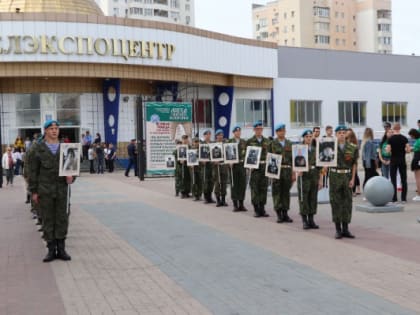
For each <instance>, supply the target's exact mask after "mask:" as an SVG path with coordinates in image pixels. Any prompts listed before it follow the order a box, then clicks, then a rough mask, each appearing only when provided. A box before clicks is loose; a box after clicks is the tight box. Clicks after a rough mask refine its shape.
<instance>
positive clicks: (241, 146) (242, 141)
mask: <svg viewBox="0 0 420 315" xmlns="http://www.w3.org/2000/svg"><path fill="white" fill-rule="evenodd" d="M228 143H238V153H239V161H240V162H243V160H245V154H246V140H245V139H242V138H241V139H239V142H237V141H236V139H235V138H231V139H229V141H228Z"/></svg>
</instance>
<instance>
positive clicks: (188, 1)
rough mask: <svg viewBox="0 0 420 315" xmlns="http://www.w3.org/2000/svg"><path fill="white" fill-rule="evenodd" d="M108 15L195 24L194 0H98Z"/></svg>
mask: <svg viewBox="0 0 420 315" xmlns="http://www.w3.org/2000/svg"><path fill="white" fill-rule="evenodd" d="M96 3H97V4H98V5H99V7H100V8H101V9H102V11H103V12H104V14H105V15H106V16H114V17H122V18H130V19H142V20H150V21H157V22H167V23H175V24H181V25H189V26H194V24H195V14H194V10H195V8H194V0H96Z"/></svg>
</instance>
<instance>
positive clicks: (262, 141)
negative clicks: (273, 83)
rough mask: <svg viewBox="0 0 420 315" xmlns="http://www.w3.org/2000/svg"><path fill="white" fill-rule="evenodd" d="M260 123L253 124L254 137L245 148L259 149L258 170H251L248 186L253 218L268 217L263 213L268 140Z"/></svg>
mask: <svg viewBox="0 0 420 315" xmlns="http://www.w3.org/2000/svg"><path fill="white" fill-rule="evenodd" d="M262 133H263V124H262V121H257V122H255V123H254V136H253V137H251V138H250V139H248V141H247V142H246V145H247V147H249V146H254V147H261V148H262V149H261V157H260V165H259V167H258V169H252V170H251V178H250V186H251V202H252V205H253V206H254V211H255V215H254V217H256V218H260V217H268V216H269V215H268V214H267V213H266V212H265V208H264V207H265V204H266V203H267V186H268V178H267V177H266V176H265V160H266V156H267V149H268V147H269V145H270V140H268V139H267V138H265V137H264V136H263V134H262Z"/></svg>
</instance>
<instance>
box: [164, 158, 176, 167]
mask: <svg viewBox="0 0 420 315" xmlns="http://www.w3.org/2000/svg"><path fill="white" fill-rule="evenodd" d="M165 163H166V168H167V169H175V157H174V156H173V155H167V156H165Z"/></svg>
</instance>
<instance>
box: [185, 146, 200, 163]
mask: <svg viewBox="0 0 420 315" xmlns="http://www.w3.org/2000/svg"><path fill="white" fill-rule="evenodd" d="M196 165H198V150H196V149H189V150H187V166H196Z"/></svg>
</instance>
